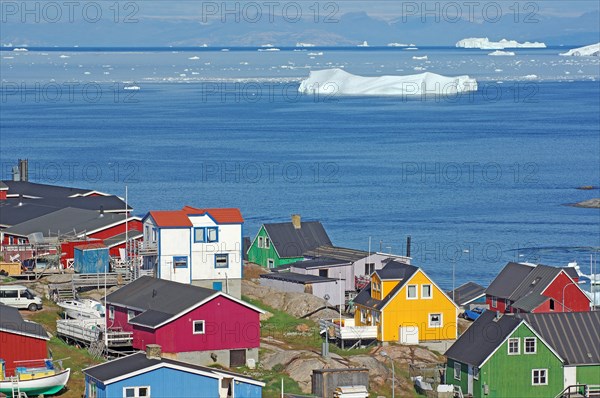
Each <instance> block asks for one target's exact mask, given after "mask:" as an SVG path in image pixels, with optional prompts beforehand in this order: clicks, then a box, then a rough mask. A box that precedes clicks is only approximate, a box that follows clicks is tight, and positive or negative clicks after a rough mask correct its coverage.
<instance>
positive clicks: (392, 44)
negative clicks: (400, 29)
mask: <svg viewBox="0 0 600 398" xmlns="http://www.w3.org/2000/svg"><path fill="white" fill-rule="evenodd" d="M387 46H388V47H408V44H404V43H388V44H387Z"/></svg>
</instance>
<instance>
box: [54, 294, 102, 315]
mask: <svg viewBox="0 0 600 398" xmlns="http://www.w3.org/2000/svg"><path fill="white" fill-rule="evenodd" d="M56 304H57V305H58V306H59V307H61V308H62V309H64V311H65V314H67V316H68V317H69V318H73V319H81V318H103V317H104V315H105V308H104V306H103V305H102V303H100V302H99V301H96V300H92V299H80V300H65V301H60V302H58V303H56Z"/></svg>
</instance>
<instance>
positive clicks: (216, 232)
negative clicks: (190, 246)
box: [204, 227, 219, 243]
mask: <svg viewBox="0 0 600 398" xmlns="http://www.w3.org/2000/svg"><path fill="white" fill-rule="evenodd" d="M205 229H206V231H205V232H204V238H205V239H206V243H217V242H219V227H206V228H205ZM211 231H215V238H214V240H213V239H211V238H210V232H211Z"/></svg>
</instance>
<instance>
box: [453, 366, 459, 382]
mask: <svg viewBox="0 0 600 398" xmlns="http://www.w3.org/2000/svg"><path fill="white" fill-rule="evenodd" d="M454 380H460V363H459V362H454Z"/></svg>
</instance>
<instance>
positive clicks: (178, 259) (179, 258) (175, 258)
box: [173, 256, 188, 269]
mask: <svg viewBox="0 0 600 398" xmlns="http://www.w3.org/2000/svg"><path fill="white" fill-rule="evenodd" d="M184 259H185V266H183V265H177V264H178V263H179V264H182V263H183V260H184ZM186 268H188V258H187V256H173V269H186Z"/></svg>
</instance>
